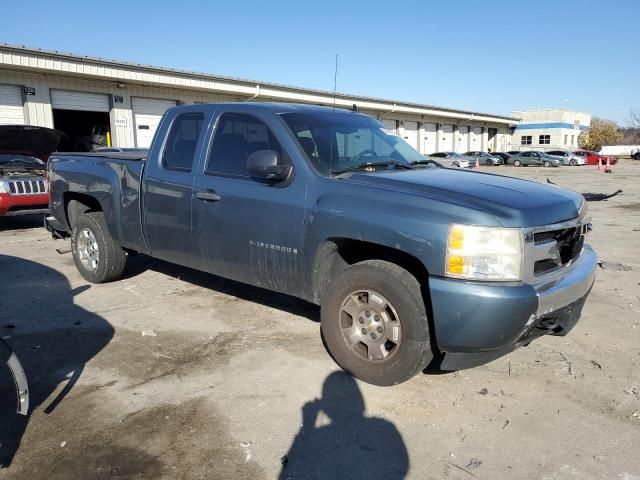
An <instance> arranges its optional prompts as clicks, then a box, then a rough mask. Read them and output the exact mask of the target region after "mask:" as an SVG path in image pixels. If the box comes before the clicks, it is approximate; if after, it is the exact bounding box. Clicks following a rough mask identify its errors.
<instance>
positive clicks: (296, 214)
mask: <svg viewBox="0 0 640 480" xmlns="http://www.w3.org/2000/svg"><path fill="white" fill-rule="evenodd" d="M218 115H219V117H218V118H217V120H216V121H215V125H216V126H215V129H214V130H213V132H212V133H211V141H210V142H209V146H208V153H207V154H206V156H205V161H204V162H203V165H201V167H200V171H199V172H198V174H197V175H196V178H195V182H194V200H193V202H194V203H193V223H194V242H195V243H196V244H197V247H198V248H199V250H200V252H201V254H202V256H203V258H204V259H205V262H206V269H207V270H208V271H209V272H211V273H214V274H217V275H221V276H223V277H226V278H230V279H233V280H238V281H241V282H244V283H249V284H252V285H257V286H261V287H265V288H268V289H271V290H277V291H282V292H289V293H292V294H294V293H295V292H296V291H297V290H296V288H298V287H297V286H298V284H299V283H300V278H301V275H302V239H303V235H302V232H303V218H304V203H305V176H304V174H303V173H302V172H296V171H293V172H292V175H291V176H290V177H289V179H288V180H286V181H284V182H281V183H279V184H271V183H265V182H263V181H258V180H256V179H253V178H251V177H250V176H249V173H248V171H247V157H248V156H249V155H250V154H251V153H253V152H255V151H257V150H273V151H276V152H277V153H278V154H279V155H280V158H281V161H282V162H283V163H285V162H289V160H288V155H287V153H286V152H285V151H284V149H283V148H282V146H281V142H279V141H278V139H277V138H276V136H275V135H274V134H273V130H272V128H271V126H270V125H268V123H269V121H270V120H271V121H274V120H275V119H269V118H259V117H258V116H255V115H253V114H249V113H244V112H243V109H242V108H237V109H235V110H234V108H233V107H232V106H230V107H225V108H221V109H220V110H219V111H218Z"/></svg>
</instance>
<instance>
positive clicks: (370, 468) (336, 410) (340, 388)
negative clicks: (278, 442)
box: [278, 372, 409, 480]
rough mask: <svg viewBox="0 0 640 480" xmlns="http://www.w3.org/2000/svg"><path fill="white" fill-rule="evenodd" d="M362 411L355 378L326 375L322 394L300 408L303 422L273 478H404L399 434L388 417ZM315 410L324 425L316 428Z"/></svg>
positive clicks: (405, 458)
mask: <svg viewBox="0 0 640 480" xmlns="http://www.w3.org/2000/svg"><path fill="white" fill-rule="evenodd" d="M365 410H366V409H365V402H364V397H363V395H362V392H361V391H360V389H359V388H358V385H357V383H356V381H355V380H354V379H353V378H352V377H351V376H350V375H348V374H346V373H344V372H334V373H332V374H330V375H329V376H328V377H327V378H326V379H325V381H324V385H323V388H322V398H320V399H315V400H312V401H310V402H308V403H306V404H305V405H304V406H303V407H302V426H301V428H300V431H299V432H298V434H297V435H296V436H295V438H294V440H293V443H292V445H291V448H290V449H289V451H288V452H287V454H286V455H285V456H284V457H282V464H283V467H282V470H281V472H280V476H279V477H278V478H279V479H280V480H286V479H291V480H294V479H309V478H345V479H360V478H366V479H372V480H373V479H385V480H400V479H402V478H405V476H406V474H407V472H408V471H409V454H408V452H407V448H406V446H405V444H404V441H403V439H402V436H401V435H400V432H399V431H398V429H397V428H396V427H395V425H394V424H393V423H391V422H389V421H387V420H384V419H382V418H376V417H367V416H365ZM320 412H323V413H324V416H325V417H326V418H328V420H329V423H328V425H322V426H316V424H317V423H318V416H319V414H320ZM323 423H324V422H323Z"/></svg>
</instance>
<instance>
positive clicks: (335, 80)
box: [333, 53, 338, 110]
mask: <svg viewBox="0 0 640 480" xmlns="http://www.w3.org/2000/svg"><path fill="white" fill-rule="evenodd" d="M337 88H338V54H337V53H336V69H335V71H334V73H333V109H334V110H335V109H336V90H337Z"/></svg>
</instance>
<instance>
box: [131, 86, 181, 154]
mask: <svg viewBox="0 0 640 480" xmlns="http://www.w3.org/2000/svg"><path fill="white" fill-rule="evenodd" d="M175 106H176V102H175V100H158V99H155V98H139V97H132V98H131V108H132V110H133V123H134V128H135V136H136V147H139V148H149V147H150V146H151V141H152V140H153V135H154V134H155V133H156V129H157V128H158V124H159V123H160V119H161V118H162V114H163V113H164V112H165V111H166V110H167V109H169V108H171V107H175Z"/></svg>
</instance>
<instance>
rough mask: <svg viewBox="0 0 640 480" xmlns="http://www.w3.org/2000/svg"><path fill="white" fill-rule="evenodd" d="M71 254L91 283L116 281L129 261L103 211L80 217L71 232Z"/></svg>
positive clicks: (79, 269)
mask: <svg viewBox="0 0 640 480" xmlns="http://www.w3.org/2000/svg"><path fill="white" fill-rule="evenodd" d="M71 253H72V254H73V261H74V262H75V264H76V268H77V269H78V271H79V272H80V275H82V276H83V277H84V278H85V280H87V281H89V282H91V283H105V282H111V281H113V280H117V279H118V278H120V277H121V276H122V272H123V271H124V267H125V263H126V261H127V254H126V253H125V251H124V250H122V248H120V245H118V244H117V243H116V242H115V241H114V240H113V238H111V235H110V234H109V230H108V229H107V224H106V222H105V220H104V215H103V213H102V212H89V213H84V214H82V215H81V216H80V217H78V220H77V221H76V223H75V225H74V226H73V231H72V233H71Z"/></svg>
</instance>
